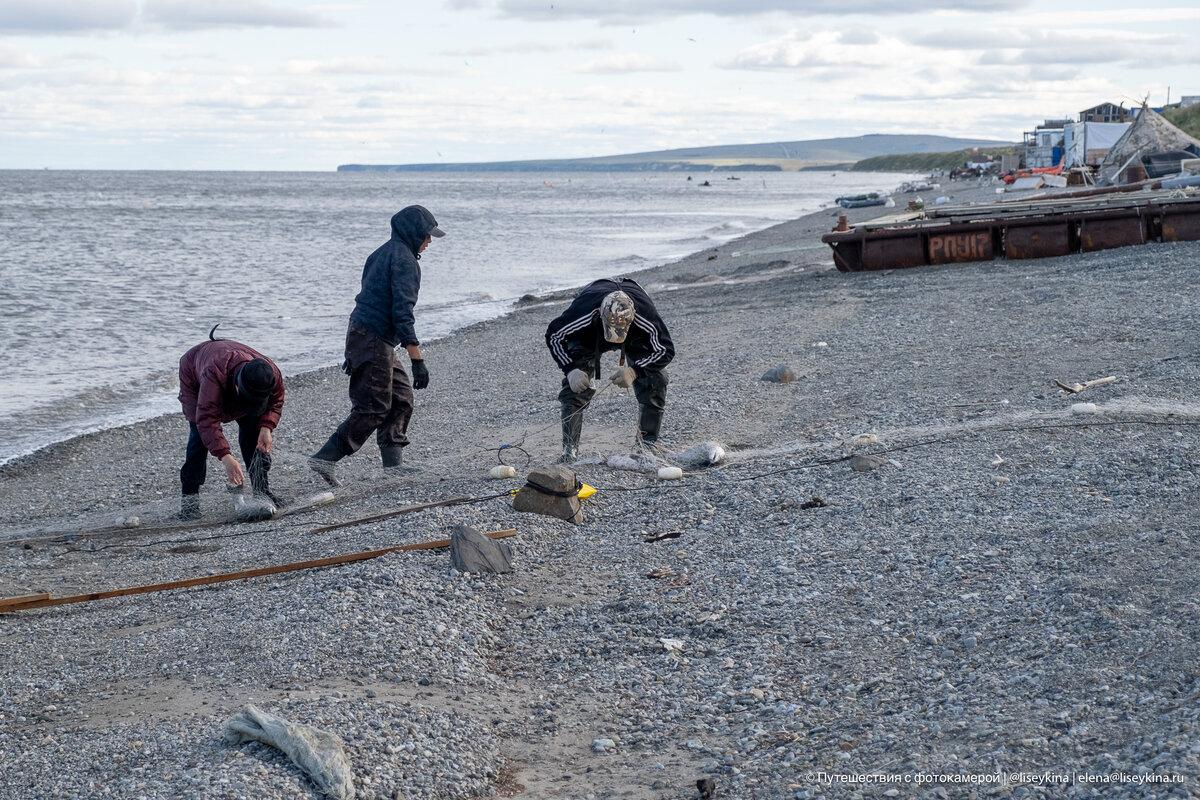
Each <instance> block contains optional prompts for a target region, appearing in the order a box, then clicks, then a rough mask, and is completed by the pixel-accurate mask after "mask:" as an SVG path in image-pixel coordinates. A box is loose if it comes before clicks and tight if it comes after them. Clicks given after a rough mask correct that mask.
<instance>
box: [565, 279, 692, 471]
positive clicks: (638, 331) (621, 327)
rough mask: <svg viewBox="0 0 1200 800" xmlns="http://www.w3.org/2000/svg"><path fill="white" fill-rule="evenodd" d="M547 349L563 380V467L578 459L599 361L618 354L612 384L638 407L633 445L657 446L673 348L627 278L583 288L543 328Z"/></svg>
mask: <svg viewBox="0 0 1200 800" xmlns="http://www.w3.org/2000/svg"><path fill="white" fill-rule="evenodd" d="M546 346H547V347H548V348H550V355H551V356H552V357H553V358H554V362H555V363H556V364H558V366H559V369H561V370H562V371H563V373H564V374H565V377H564V378H563V382H562V391H560V392H559V393H558V400H559V402H560V403H561V404H562V437H563V455H562V460H563V461H567V462H570V461H574V460H575V458H576V457H577V456H578V455H579V437H580V434H581V433H582V432H583V410H584V409H585V408H587V407H588V404H589V403H590V402H591V401H592V396H593V395H594V394H595V393H596V390H595V388H594V386H593V383H592V382H593V380H598V379H599V378H600V355H601V354H602V353H606V352H608V351H610V350H620V351H621V353H622V360H623V362H624V363H623V364H622V366H619V367H617V369H616V371H615V372H614V373H613V376H612V378H611V380H612V382H613V383H614V384H616V385H617V386H620V387H622V388H629V387H630V386H633V392H634V394H635V395H636V396H637V400H638V404H639V405H640V406H641V414H640V416H639V418H638V440H639V441H640V442H642V443H644V444H648V445H652V444H654V443H655V442H657V441H658V433H659V428H661V427H662V416H663V408H664V407H665V405H666V400H667V381H668V379H667V373H666V371H665V370H664V369H663V367H665V366H666V365H667V364H669V363H671V359H673V358H674V357H675V345H674V343H673V342H672V341H671V334H670V332H669V331H668V330H667V326H666V323H664V322H663V320H662V317H660V316H659V314H658V310H657V309H656V308H655V307H654V303H653V302H652V301H651V300H650V296H649V295H647V294H646V291H645V290H644V289H643V288H642V287H641V286H639V285H638V283H637V281H635V280H633V279H632V278H617V279H615V280H610V279H603V280H598V281H595V282H594V283H591V284H589V285H587V286H585V287H584V288H583V291H581V292H580V293H579V294H578V295H576V297H575V300H574V301H573V302H572V303H571V305H570V306H569V307H568V308H567V310H566V311H564V312H563V313H562V314H561V315H559V316H558V318H556V319H555V320H554V321H553V322H551V323H550V326H549V327H548V328H546Z"/></svg>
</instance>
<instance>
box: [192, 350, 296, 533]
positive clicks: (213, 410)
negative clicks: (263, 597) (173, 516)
mask: <svg viewBox="0 0 1200 800" xmlns="http://www.w3.org/2000/svg"><path fill="white" fill-rule="evenodd" d="M213 330H216V328H215V327H214V328H213ZM179 402H180V403H181V404H182V405H183V415H184V416H185V417H187V421H188V424H189V426H190V428H191V432H190V435H189V436H188V443H187V458H186V460H185V461H184V464H183V468H182V469H180V470H179V480H180V483H181V484H182V485H183V500H182V503H181V506H180V511H179V516H180V517H182V518H183V519H198V518H199V517H200V487H201V486H203V485H204V479H205V475H206V472H207V459H208V455H209V454H210V453H211V454H212V456H213V458H216V459H218V460H219V461H220V462H221V464H222V465H224V467H225V476H226V480H227V481H228V483H229V485H231V486H241V485H242V484H243V483H244V482H245V472H244V471H243V468H242V465H241V464H239V463H238V460H237V459H236V458H235V457H234V456H233V453H232V452H231V451H230V447H229V442H228V441H227V440H226V439H225V433H224V432H223V431H222V430H221V424H222V423H224V422H233V421H235V420H236V421H237V424H238V448H239V449H240V450H241V451H242V459H243V461H244V462H245V465H246V469H247V470H249V472H250V486H251V488H252V489H253V490H254V493H255V494H258V495H262V496H265V497H267V498H269V499H270V500H271V502H272V503H274V504H275V505H276V506H279V505H282V503H280V501H279V498H277V497H275V495H273V494H271V490H270V488H269V487H268V485H267V471H268V470H270V468H271V448H272V440H273V435H272V431H274V430H275V426H276V425H278V424H279V417H280V415H281V414H282V413H283V374H282V373H281V372H280V371H279V367H277V366H275V364H274V363H273V362H272V361H271V360H270V359H269V358H267V357H266V356H264V355H263V354H262V353H259V352H258V351H257V350H255V349H254V348H252V347H249V346H247V345H244V344H241V343H240V342H234V341H230V340H228V339H213V338H212V333H209V341H207V342H202V343H201V344H198V345H196V346H195V347H193V348H192V349H191V350H188V351H187V352H186V353H184V354H183V358H181V359H179Z"/></svg>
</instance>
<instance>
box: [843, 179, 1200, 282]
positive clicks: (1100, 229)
mask: <svg viewBox="0 0 1200 800" xmlns="http://www.w3.org/2000/svg"><path fill="white" fill-rule="evenodd" d="M934 213H935V216H933V217H931V218H926V219H901V218H899V217H893V218H888V219H887V220H881V221H880V222H879V223H872V222H870V221H868V222H866V223H862V224H860V225H858V226H856V227H854V228H851V229H850V230H848V231H835V232H833V233H827V234H825V235H824V236H822V237H821V241H823V242H825V243H826V244H828V245H829V246H830V248H831V249H832V250H833V259H834V264H835V265H836V266H837V268H838V269H839V270H841V271H842V272H860V271H866V270H879V269H897V268H905V267H918V266H925V265H931V264H959V263H968V262H975V261H991V260H993V259H995V258H997V257H1004V258H1010V259H1026V258H1049V257H1053V256H1065V255H1069V254H1071V253H1079V252H1085V253H1086V252H1092V251H1096V250H1107V249H1110V248H1114V247H1129V246H1132V245H1139V244H1145V243H1147V242H1155V241H1162V242H1180V241H1197V240H1200V197H1187V198H1179V197H1174V198H1171V197H1164V196H1150V197H1134V196H1130V195H1129V194H1125V195H1123V196H1121V197H1117V198H1112V199H1108V200H1101V201H1090V202H1089V201H1086V200H1085V201H1077V202H1071V201H1070V200H1069V199H1068V200H1063V199H1060V198H1055V199H1054V201H1052V202H1044V203H1039V202H1036V201H1035V202H1029V203H1022V204H1009V205H1004V204H993V205H989V206H982V207H973V206H965V207H961V208H954V209H946V210H942V211H937V212H934Z"/></svg>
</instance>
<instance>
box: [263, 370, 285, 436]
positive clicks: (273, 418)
mask: <svg viewBox="0 0 1200 800" xmlns="http://www.w3.org/2000/svg"><path fill="white" fill-rule="evenodd" d="M271 366H272V368H274V370H275V391H274V392H272V393H271V405H270V406H268V407H267V410H266V412H265V413H264V414H263V415H262V419H261V421H260V422H259V425H261V426H262V427H264V428H267V429H268V430H272V431H273V430H275V426H276V425H278V424H279V418H280V417H281V416H283V394H284V390H283V373H281V372H280V371H279V367H276V366H275V365H274V364H272V365H271Z"/></svg>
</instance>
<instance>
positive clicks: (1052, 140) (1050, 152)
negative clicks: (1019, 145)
mask: <svg viewBox="0 0 1200 800" xmlns="http://www.w3.org/2000/svg"><path fill="white" fill-rule="evenodd" d="M1071 122H1072V120H1069V119H1048V120H1046V121H1045V122H1043V123H1042V124H1041V125H1038V126H1037V127H1036V128H1034V129H1033V130H1032V131H1026V132H1025V166H1026V167H1027V168H1029V169H1035V168H1039V167H1057V166H1058V165H1059V164H1061V163H1062V160H1063V131H1064V130H1065V129H1066V127H1067V125H1070V124H1071Z"/></svg>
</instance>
